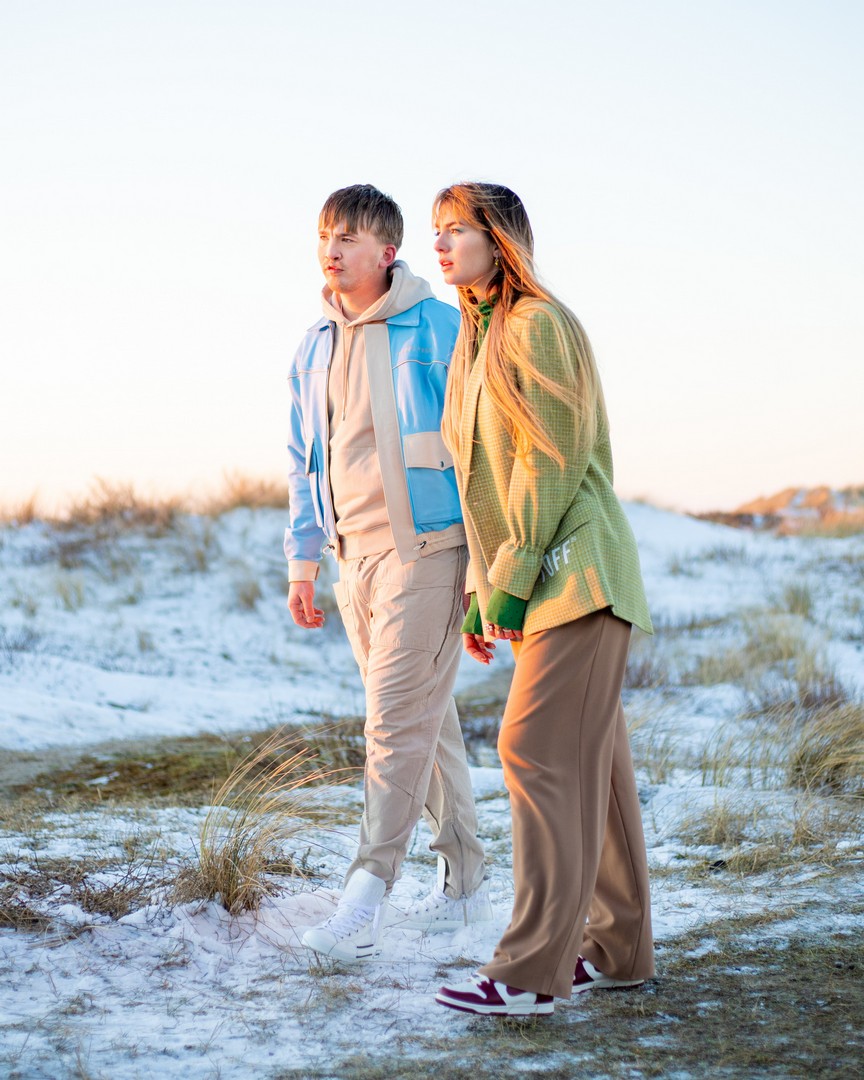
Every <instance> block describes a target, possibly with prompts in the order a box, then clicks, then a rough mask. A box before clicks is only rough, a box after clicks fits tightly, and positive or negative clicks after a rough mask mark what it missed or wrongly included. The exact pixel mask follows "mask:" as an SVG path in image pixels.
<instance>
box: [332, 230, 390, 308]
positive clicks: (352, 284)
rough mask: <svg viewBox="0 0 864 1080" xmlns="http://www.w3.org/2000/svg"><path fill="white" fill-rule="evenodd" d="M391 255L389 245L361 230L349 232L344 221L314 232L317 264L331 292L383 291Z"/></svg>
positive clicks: (363, 292)
mask: <svg viewBox="0 0 864 1080" xmlns="http://www.w3.org/2000/svg"><path fill="white" fill-rule="evenodd" d="M395 256H396V248H395V246H394V245H393V244H385V243H384V241H383V240H379V239H378V238H377V237H376V236H375V235H374V234H373V233H371V232H367V231H366V230H365V229H360V230H359V231H358V232H349V231H348V229H347V227H346V225H345V223H344V222H342V223H341V224H339V225H336V226H334V227H333V228H324V229H321V231H320V232H319V233H318V261H319V262H320V264H321V269H322V270H323V271H324V278H325V280H326V281H327V284H328V285H329V286H330V288H331V289H332V290H333V292H334V293H345V294H346V295H347V294H350V293H359V294H361V295H363V294H366V293H374V292H375V291H376V290H377V291H383V290H382V286H384V287H385V288H386V282H387V269H388V267H389V266H390V265H391V264H392V262H393V259H394V258H395Z"/></svg>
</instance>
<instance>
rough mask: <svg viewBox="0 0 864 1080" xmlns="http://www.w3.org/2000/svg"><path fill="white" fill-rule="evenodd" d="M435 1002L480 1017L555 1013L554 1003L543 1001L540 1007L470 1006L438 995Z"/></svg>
mask: <svg viewBox="0 0 864 1080" xmlns="http://www.w3.org/2000/svg"><path fill="white" fill-rule="evenodd" d="M435 1000H436V1001H437V1002H438V1004H439V1005H446V1006H447V1008H448V1009H456V1010H457V1011H458V1012H467V1013H474V1014H476V1015H478V1016H548V1014H549V1013H551V1012H554V1011H555V1002H554V1001H541V1002H540V1004H539V1005H468V1004H466V1003H465V1002H464V1001H453V999H452V998H448V997H445V996H444V995H443V994H436V995H435Z"/></svg>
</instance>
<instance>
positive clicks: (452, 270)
mask: <svg viewBox="0 0 864 1080" xmlns="http://www.w3.org/2000/svg"><path fill="white" fill-rule="evenodd" d="M435 250H436V252H437V253H438V264H439V266H440V267H441V272H442V273H443V274H444V280H445V281H446V282H447V284H448V285H461V286H462V287H464V288H468V289H471V291H472V292H473V293H474V295H475V296H476V297H477V298H478V299H480V300H483V299H485V297H486V290H487V288H488V286H489V283H490V282H491V280H492V278H493V277H494V276H495V269H496V267H495V258H496V256H497V255H498V248H497V247H496V246H495V244H494V243H493V241H492V239H491V237H490V236H489V233H487V232H484V231H483V229H478V228H476V227H475V226H474V225H468V224H467V223H466V222H464V221H461V220H460V219H459V218H458V216H457V215H456V212H455V210H454V209H453V207H452V206H442V207H441V210H440V212H439V215H438V219H437V220H436V222H435Z"/></svg>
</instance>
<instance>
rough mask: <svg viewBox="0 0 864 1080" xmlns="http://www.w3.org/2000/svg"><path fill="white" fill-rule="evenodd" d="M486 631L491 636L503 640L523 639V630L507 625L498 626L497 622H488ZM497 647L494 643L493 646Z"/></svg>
mask: <svg viewBox="0 0 864 1080" xmlns="http://www.w3.org/2000/svg"><path fill="white" fill-rule="evenodd" d="M486 633H487V634H488V635H489V637H494V638H500V639H501V640H502V641H521V640H522V631H521V630H508V629H507V627H506V626H497V625H496V624H495V623H491V622H487V623H486ZM492 647H493V648H494V647H495V646H494V645H493V646H492Z"/></svg>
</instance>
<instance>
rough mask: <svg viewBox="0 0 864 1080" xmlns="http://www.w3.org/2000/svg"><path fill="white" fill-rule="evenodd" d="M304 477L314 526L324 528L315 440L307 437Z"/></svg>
mask: <svg viewBox="0 0 864 1080" xmlns="http://www.w3.org/2000/svg"><path fill="white" fill-rule="evenodd" d="M305 456H306V476H307V478H308V480H309V491H310V493H311V495H312V509H313V510H314V511H315V524H316V525H317V526H318V528H319V529H323V528H324V504H323V503H322V501H321V474H320V472H319V465H318V455H317V453H316V452H315V439H314V437H313V436H311V435H310V436H309V438H308V439H307V440H306V447H305Z"/></svg>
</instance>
